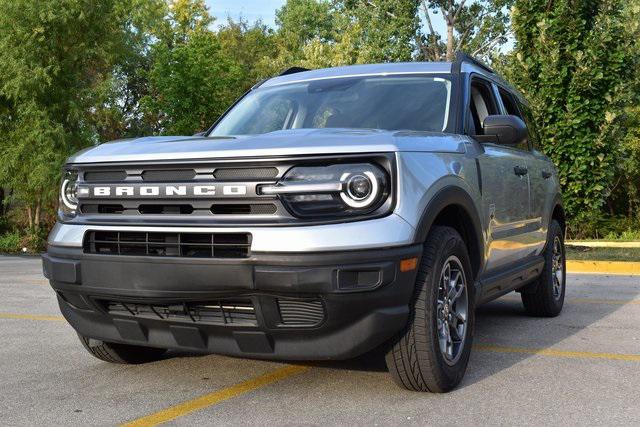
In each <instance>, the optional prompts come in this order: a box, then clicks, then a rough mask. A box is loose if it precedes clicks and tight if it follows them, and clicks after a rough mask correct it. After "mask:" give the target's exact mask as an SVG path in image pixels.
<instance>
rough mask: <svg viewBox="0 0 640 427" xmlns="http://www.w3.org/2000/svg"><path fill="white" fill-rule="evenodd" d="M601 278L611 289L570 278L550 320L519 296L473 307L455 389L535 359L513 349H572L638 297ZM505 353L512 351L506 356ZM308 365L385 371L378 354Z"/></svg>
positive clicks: (627, 283) (626, 285)
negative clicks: (469, 344)
mask: <svg viewBox="0 0 640 427" xmlns="http://www.w3.org/2000/svg"><path fill="white" fill-rule="evenodd" d="M604 277H605V279H604V280H607V281H608V282H611V283H612V284H611V286H610V287H609V286H607V285H601V284H596V283H598V282H599V281H601V280H603V277H602V276H582V277H578V278H576V276H572V278H571V280H572V281H577V282H578V283H577V284H576V285H575V286H572V285H571V283H570V284H569V290H568V294H567V298H566V303H565V306H564V310H563V312H562V314H561V315H560V316H558V317H555V318H539V317H531V316H528V315H527V314H526V312H525V310H524V307H523V306H522V302H521V300H520V295H519V294H517V293H515V292H514V293H511V294H508V295H506V296H504V297H502V298H500V299H498V300H496V301H493V302H490V303H488V304H485V305H482V306H480V307H478V309H477V311H476V330H475V335H474V345H475V346H478V347H480V348H474V349H473V351H472V355H471V361H470V364H469V367H468V369H467V373H466V376H465V379H464V380H463V382H462V384H461V385H460V386H459V388H464V387H467V386H470V385H473V384H475V383H477V382H480V381H482V380H483V379H485V378H487V377H490V376H493V375H495V374H497V373H499V372H501V371H503V370H506V369H509V368H510V367H512V366H514V365H516V364H518V363H520V362H521V361H523V360H526V359H528V358H530V357H533V356H534V354H532V353H526V352H524V353H521V352H518V351H517V350H521V349H526V350H540V349H547V348H552V347H558V348H562V349H563V350H573V349H572V348H564V347H562V346H559V344H560V343H561V342H563V341H565V340H567V339H568V338H571V337H572V336H574V335H576V334H579V333H580V332H581V331H583V330H585V329H587V328H589V327H591V326H593V325H594V324H596V323H598V322H601V321H602V320H603V319H605V318H606V317H608V316H610V315H612V314H613V313H615V312H616V311H618V310H620V309H622V308H623V307H624V304H623V301H629V300H634V299H636V298H637V297H638V295H639V294H640V287H639V286H633V285H634V284H639V285H640V279H638V278H632V277H613V278H611V277H606V276H604ZM616 282H620V283H616ZM603 295H604V296H603ZM607 300H617V302H618V303H616V304H607V303H606V301H607ZM590 301H591V302H590ZM603 301H604V302H603ZM482 346H492V347H500V348H502V349H505V352H504V353H502V352H493V351H491V350H489V351H486V349H482ZM510 349H516V351H509V350H510ZM590 351H595V352H598V351H604V350H603V349H600V350H598V349H590ZM638 351H640V349H638ZM487 355H489V356H487ZM307 365H311V366H318V367H325V368H332V369H344V370H353V371H374V372H379V371H386V370H387V369H386V366H385V362H384V353H383V351H381V349H376V350H375V351H374V352H372V353H369V354H366V355H363V356H361V357H358V358H356V359H352V360H347V361H330V362H314V363H309V364H307Z"/></svg>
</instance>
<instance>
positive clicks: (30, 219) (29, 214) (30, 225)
mask: <svg viewBox="0 0 640 427" xmlns="http://www.w3.org/2000/svg"><path fill="white" fill-rule="evenodd" d="M32 213H33V212H32V211H31V205H29V206H27V217H28V219H29V230H31V229H33V214H32Z"/></svg>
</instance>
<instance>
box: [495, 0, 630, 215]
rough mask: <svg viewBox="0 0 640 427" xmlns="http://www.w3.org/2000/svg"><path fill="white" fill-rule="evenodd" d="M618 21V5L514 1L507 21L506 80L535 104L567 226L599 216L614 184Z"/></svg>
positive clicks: (622, 69)
mask: <svg viewBox="0 0 640 427" xmlns="http://www.w3.org/2000/svg"><path fill="white" fill-rule="evenodd" d="M621 17H622V7H621V5H620V2H618V1H615V0H600V1H594V0H582V1H554V2H549V1H547V0H532V1H530V0H527V1H516V2H515V6H514V9H513V13H512V20H513V30H514V34H515V37H516V44H515V49H514V51H513V52H512V53H511V57H510V59H511V61H512V63H511V66H510V67H509V68H508V69H507V74H509V77H510V80H511V81H513V82H515V84H516V85H517V86H518V87H519V88H520V89H521V90H522V92H523V93H524V95H525V96H526V97H527V98H528V99H529V100H530V101H531V103H532V107H533V109H534V111H535V113H536V116H537V118H538V123H540V124H541V136H542V146H543V150H544V151H545V152H546V153H547V154H548V155H549V156H551V158H552V159H553V160H554V163H555V164H556V165H557V168H558V172H559V175H560V181H561V185H562V187H563V192H564V195H565V205H566V206H565V208H566V209H567V211H568V213H569V216H570V217H572V218H581V217H582V218H586V217H587V216H588V215H591V213H593V212H597V211H599V210H600V209H601V207H602V206H603V205H604V203H605V199H606V197H607V188H608V186H609V184H610V182H611V180H612V178H613V171H614V167H613V166H614V165H615V161H616V156H615V151H616V150H615V146H612V144H614V141H610V140H609V139H608V138H607V135H608V132H607V125H608V121H609V120H608V118H609V117H610V112H611V111H612V110H613V109H614V96H615V94H616V90H617V88H618V87H619V85H620V84H621V82H624V81H625V80H626V78H627V76H628V75H629V74H628V72H629V70H630V68H629V66H630V63H629V57H628V56H627V49H626V47H625V45H626V41H625V26H624V22H623V20H622V19H621ZM612 154H613V155H612Z"/></svg>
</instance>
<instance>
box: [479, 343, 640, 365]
mask: <svg viewBox="0 0 640 427" xmlns="http://www.w3.org/2000/svg"><path fill="white" fill-rule="evenodd" d="M473 347H474V348H475V349H476V350H479V351H490V352H495V353H521V354H535V355H539V356H552V357H567V358H571V359H606V360H625V361H628V362H640V354H618V353H593V352H590V351H564V350H553V349H550V348H520V347H499V346H495V345H474V346H473Z"/></svg>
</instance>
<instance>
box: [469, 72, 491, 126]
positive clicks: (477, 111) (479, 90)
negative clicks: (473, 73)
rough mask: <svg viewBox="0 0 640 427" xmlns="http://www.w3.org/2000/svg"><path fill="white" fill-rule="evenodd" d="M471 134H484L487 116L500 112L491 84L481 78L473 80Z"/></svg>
mask: <svg viewBox="0 0 640 427" xmlns="http://www.w3.org/2000/svg"><path fill="white" fill-rule="evenodd" d="M469 114H470V116H471V117H470V119H471V120H469V129H468V131H469V134H471V135H483V131H482V122H483V121H484V119H485V118H486V117H487V116H491V115H494V114H498V108H497V104H496V102H495V99H494V97H493V92H492V91H491V85H490V84H489V83H488V82H486V81H484V80H481V79H473V80H472V81H471V99H470V100H469Z"/></svg>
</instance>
